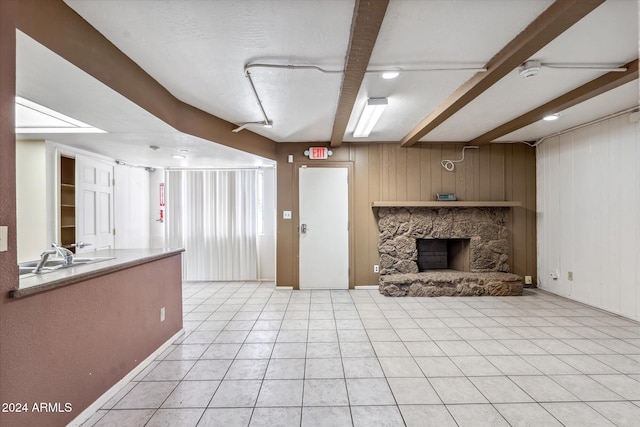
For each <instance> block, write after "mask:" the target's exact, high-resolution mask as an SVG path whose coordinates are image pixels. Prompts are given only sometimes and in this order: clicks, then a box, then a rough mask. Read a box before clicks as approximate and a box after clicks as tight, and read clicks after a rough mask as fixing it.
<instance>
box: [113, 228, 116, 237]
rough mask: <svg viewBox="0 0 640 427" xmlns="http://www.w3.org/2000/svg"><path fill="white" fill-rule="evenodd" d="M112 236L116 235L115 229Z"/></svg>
mask: <svg viewBox="0 0 640 427" xmlns="http://www.w3.org/2000/svg"><path fill="white" fill-rule="evenodd" d="M113 235H114V236H115V235H116V229H115V228H114V229H113Z"/></svg>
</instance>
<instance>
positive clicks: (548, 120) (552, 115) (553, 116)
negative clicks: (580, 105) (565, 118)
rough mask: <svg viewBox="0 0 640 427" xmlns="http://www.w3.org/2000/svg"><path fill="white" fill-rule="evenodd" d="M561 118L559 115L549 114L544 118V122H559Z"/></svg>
mask: <svg viewBox="0 0 640 427" xmlns="http://www.w3.org/2000/svg"><path fill="white" fill-rule="evenodd" d="M559 118H560V115H559V114H549V115H548V116H544V117H543V118H542V120H545V121H547V122H552V121H554V120H558V119H559Z"/></svg>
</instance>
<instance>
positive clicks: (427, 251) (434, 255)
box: [416, 239, 471, 271]
mask: <svg viewBox="0 0 640 427" xmlns="http://www.w3.org/2000/svg"><path fill="white" fill-rule="evenodd" d="M470 241H471V239H416V247H417V249H418V260H417V263H418V270H419V271H428V270H447V269H448V270H458V271H470V269H469V243H470Z"/></svg>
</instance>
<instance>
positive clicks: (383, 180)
mask: <svg viewBox="0 0 640 427" xmlns="http://www.w3.org/2000/svg"><path fill="white" fill-rule="evenodd" d="M388 150H389V147H387V146H386V145H384V144H378V146H377V151H378V158H379V159H380V162H379V166H380V200H391V199H389V181H390V179H389V156H388V155H387V151H388Z"/></svg>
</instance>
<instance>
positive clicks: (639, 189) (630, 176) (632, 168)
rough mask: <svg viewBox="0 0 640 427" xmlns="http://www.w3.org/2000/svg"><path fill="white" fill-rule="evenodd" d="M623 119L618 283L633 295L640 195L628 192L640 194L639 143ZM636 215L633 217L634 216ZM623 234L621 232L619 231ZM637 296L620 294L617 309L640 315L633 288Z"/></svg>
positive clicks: (638, 273) (639, 264)
mask: <svg viewBox="0 0 640 427" xmlns="http://www.w3.org/2000/svg"><path fill="white" fill-rule="evenodd" d="M623 120H626V117H624V116H623V117H619V121H618V122H617V126H618V127H620V128H621V131H620V133H619V134H618V135H617V138H618V141H620V151H619V152H620V153H626V155H624V156H621V157H620V158H621V159H623V160H622V161H621V165H620V166H621V167H620V178H619V182H620V183H621V186H620V187H621V188H620V196H619V197H620V199H619V200H618V201H616V202H614V203H615V204H617V206H618V209H619V222H620V224H627V225H626V233H625V234H626V235H628V236H629V237H628V238H623V239H619V240H618V241H617V244H618V246H619V253H620V258H619V259H618V260H617V262H618V263H619V265H620V286H621V295H632V294H633V289H634V288H636V289H637V286H638V284H637V282H638V279H639V278H640V249H638V242H639V241H640V223H639V221H638V220H637V219H638V218H640V198H638V199H635V200H634V198H633V197H630V195H631V194H633V193H634V191H635V192H636V194H640V184H638V183H640V168H639V166H638V164H639V163H640V146H638V144H637V141H639V140H640V139H638V137H637V135H636V132H637V131H638V129H639V128H638V126H635V127H632V126H628V127H625V126H624V125H623ZM634 219H635V220H634ZM620 235H622V233H621V234H620ZM636 295H637V298H621V300H620V311H621V312H623V313H634V314H635V316H636V317H640V310H639V309H640V306H639V305H638V299H640V292H636Z"/></svg>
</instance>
